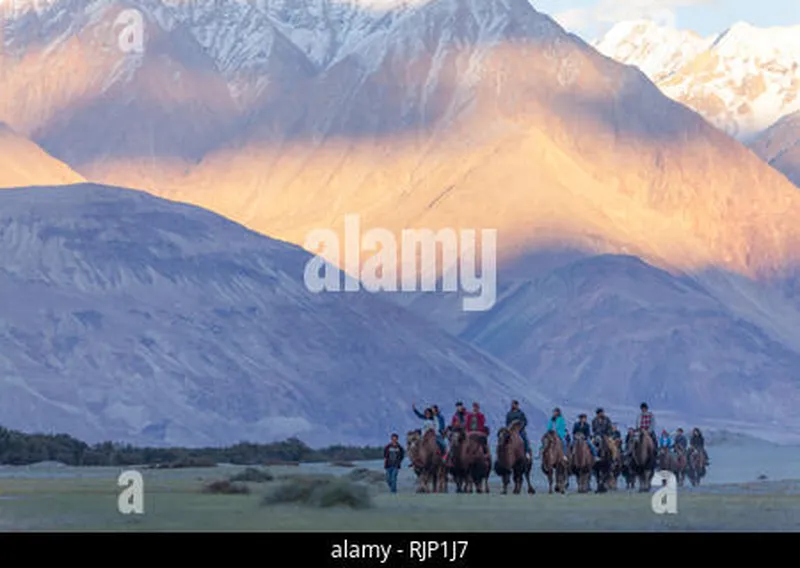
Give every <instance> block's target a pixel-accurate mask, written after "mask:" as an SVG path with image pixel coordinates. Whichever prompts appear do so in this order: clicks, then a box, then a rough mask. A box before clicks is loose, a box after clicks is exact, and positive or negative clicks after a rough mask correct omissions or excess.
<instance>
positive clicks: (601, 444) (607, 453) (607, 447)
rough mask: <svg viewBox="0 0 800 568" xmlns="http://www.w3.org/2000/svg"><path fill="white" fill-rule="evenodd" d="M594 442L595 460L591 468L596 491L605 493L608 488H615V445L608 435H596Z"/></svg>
mask: <svg viewBox="0 0 800 568" xmlns="http://www.w3.org/2000/svg"><path fill="white" fill-rule="evenodd" d="M594 443H595V447H596V448H597V461H595V463H594V467H593V468H592V469H593V471H594V476H595V482H596V484H597V489H596V492H597V493H605V492H607V491H608V490H609V488H613V489H616V486H617V484H616V481H617V478H616V477H615V476H614V463H615V461H616V456H617V453H616V450H617V446H616V444H615V441H614V440H612V439H611V438H609V437H608V436H597V437H596V438H595V442H594Z"/></svg>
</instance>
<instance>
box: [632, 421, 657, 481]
mask: <svg viewBox="0 0 800 568" xmlns="http://www.w3.org/2000/svg"><path fill="white" fill-rule="evenodd" d="M631 455H632V456H633V461H632V464H631V465H632V466H633V471H634V474H635V475H636V477H637V478H638V479H639V491H641V492H642V493H646V492H648V491H650V482H651V481H652V480H653V474H654V473H655V469H656V447H655V444H654V443H653V437H652V436H651V435H650V433H649V432H648V431H647V430H643V429H641V428H640V429H638V430H636V432H634V435H633V447H632V451H631Z"/></svg>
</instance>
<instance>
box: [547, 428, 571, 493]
mask: <svg viewBox="0 0 800 568" xmlns="http://www.w3.org/2000/svg"><path fill="white" fill-rule="evenodd" d="M568 466H569V463H568V461H567V459H566V455H564V446H563V443H562V442H561V438H559V437H558V434H556V433H555V432H554V431H553V430H550V431H549V432H547V434H545V435H544V436H542V472H544V474H545V475H546V476H547V483H548V485H549V489H548V493H552V492H553V477H554V476H555V485H556V493H561V494H565V493H566V484H567V477H568V473H569V469H568Z"/></svg>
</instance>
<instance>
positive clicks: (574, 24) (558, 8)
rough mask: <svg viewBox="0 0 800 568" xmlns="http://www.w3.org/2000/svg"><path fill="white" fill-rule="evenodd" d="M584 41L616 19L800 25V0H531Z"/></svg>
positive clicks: (702, 27)
mask: <svg viewBox="0 0 800 568" xmlns="http://www.w3.org/2000/svg"><path fill="white" fill-rule="evenodd" d="M530 1H531V4H533V7H534V8H536V9H537V10H538V11H540V12H544V13H546V14H548V15H549V16H552V17H553V18H554V19H555V20H557V21H558V22H559V23H560V24H561V25H562V26H563V27H565V28H566V29H567V31H570V32H573V33H575V34H577V35H579V36H581V37H582V38H583V39H584V40H587V41H592V40H594V39H598V38H599V37H600V36H601V35H602V34H603V33H605V32H606V31H608V29H609V28H610V27H611V26H612V25H613V24H614V23H616V22H618V21H621V20H630V19H638V18H648V19H652V20H656V21H660V22H663V23H666V24H671V25H673V26H674V27H677V28H679V29H687V30H693V31H695V32H697V33H699V34H701V35H703V36H708V35H712V34H716V33H719V32H722V31H724V30H725V29H727V28H729V27H730V26H731V25H732V24H734V23H736V22H739V21H744V22H747V23H749V24H752V25H754V26H758V27H770V26H793V25H800V0H530Z"/></svg>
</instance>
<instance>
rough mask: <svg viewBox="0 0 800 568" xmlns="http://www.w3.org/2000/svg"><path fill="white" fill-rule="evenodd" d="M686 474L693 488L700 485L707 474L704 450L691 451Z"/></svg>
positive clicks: (694, 449) (692, 449) (691, 449)
mask: <svg viewBox="0 0 800 568" xmlns="http://www.w3.org/2000/svg"><path fill="white" fill-rule="evenodd" d="M686 473H687V475H688V477H689V481H690V482H691V483H692V485H693V486H697V485H700V480H701V479H703V477H704V476H705V474H706V457H705V455H704V454H703V450H700V449H698V448H690V449H689V455H688V456H687V471H686Z"/></svg>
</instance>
